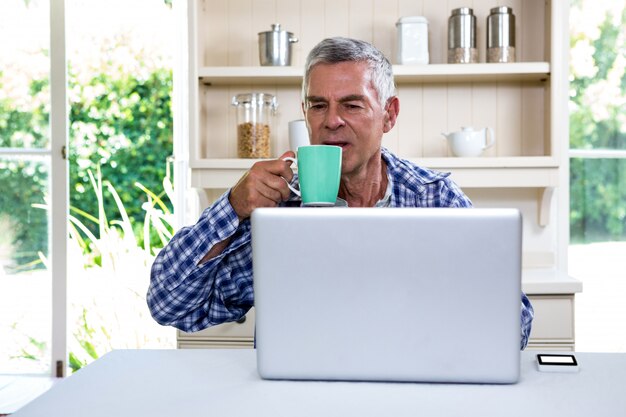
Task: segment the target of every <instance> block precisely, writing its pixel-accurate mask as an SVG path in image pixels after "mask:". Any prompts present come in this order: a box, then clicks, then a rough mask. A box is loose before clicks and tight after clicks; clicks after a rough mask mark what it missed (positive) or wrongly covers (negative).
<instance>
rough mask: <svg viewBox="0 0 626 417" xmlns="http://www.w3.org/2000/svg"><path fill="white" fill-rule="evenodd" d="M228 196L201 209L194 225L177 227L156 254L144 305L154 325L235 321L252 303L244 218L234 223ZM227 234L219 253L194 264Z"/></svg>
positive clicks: (189, 326) (187, 326)
mask: <svg viewBox="0 0 626 417" xmlns="http://www.w3.org/2000/svg"><path fill="white" fill-rule="evenodd" d="M228 196H229V192H227V193H225V194H223V195H222V196H221V197H220V198H219V199H218V200H217V201H216V202H215V203H214V204H213V205H212V206H211V207H209V208H207V209H206V210H204V212H203V213H202V215H201V216H200V219H199V220H198V222H197V223H196V224H195V225H193V226H189V227H184V228H182V229H180V230H179V231H178V232H177V233H176V234H175V235H174V236H173V237H172V239H171V240H170V242H169V243H168V244H167V245H166V246H165V248H163V249H162V250H161V251H160V252H159V254H158V255H157V257H156V259H155V261H154V263H153V265H152V270H151V275H150V286H149V288H148V293H147V303H148V307H149V309H150V313H151V314H152V317H153V318H154V319H155V320H156V321H157V322H158V323H160V324H162V325H171V326H174V327H176V328H178V329H181V330H183V331H187V332H194V331H198V330H202V329H204V328H207V327H209V326H212V325H216V324H221V323H224V322H228V321H235V320H238V319H239V318H241V317H242V316H243V315H245V314H246V313H247V312H248V310H249V309H250V307H251V306H252V305H253V303H254V296H253V291H252V249H251V245H250V244H249V242H250V222H249V220H245V221H243V222H241V223H239V220H238V217H237V214H236V213H235V211H234V209H233V208H232V206H231V205H230V202H229V200H228ZM228 238H231V242H230V244H229V245H228V246H227V247H226V248H225V249H224V251H223V252H222V253H221V254H219V255H218V256H216V257H215V258H212V259H210V260H209V261H207V262H205V263H203V264H200V261H201V260H202V258H203V257H204V256H205V255H206V253H207V252H208V251H209V250H210V249H211V248H212V247H213V246H214V245H215V244H217V243H219V242H222V241H224V240H226V239H228Z"/></svg>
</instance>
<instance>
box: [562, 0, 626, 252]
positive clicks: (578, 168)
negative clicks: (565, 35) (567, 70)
mask: <svg viewBox="0 0 626 417" xmlns="http://www.w3.org/2000/svg"><path fill="white" fill-rule="evenodd" d="M582 7H583V2H581V1H577V2H574V4H573V5H572V15H573V18H574V19H573V22H572V30H571V38H570V39H571V51H572V53H571V57H572V59H571V73H572V77H571V79H570V147H571V148H572V149H594V150H597V149H610V150H626V6H625V5H624V4H623V3H622V5H621V8H620V9H618V8H613V9H612V10H613V11H612V12H611V11H609V12H608V13H606V14H605V16H604V20H603V22H602V23H601V24H600V25H599V26H598V27H597V28H591V29H589V28H587V29H585V28H583V27H579V26H578V25H577V24H576V22H577V20H576V18H577V16H578V15H582V16H581V19H580V22H582V23H585V22H588V21H589V15H585V13H584V11H582ZM615 10H619V12H618V13H616V12H615ZM570 162H571V165H570V233H571V240H572V241H573V242H581V241H602V240H626V159H619V158H614V159H613V158H611V159H609V158H599V159H589V158H572V159H571V160H570Z"/></svg>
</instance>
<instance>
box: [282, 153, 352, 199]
mask: <svg viewBox="0 0 626 417" xmlns="http://www.w3.org/2000/svg"><path fill="white" fill-rule="evenodd" d="M283 160H284V161H291V162H294V163H296V165H297V167H298V178H299V180H300V190H298V189H296V188H294V187H292V186H291V185H289V184H287V185H288V186H289V189H290V190H291V191H292V192H294V193H295V194H296V195H298V196H300V197H301V198H302V205H304V206H317V207H327V206H334V205H335V202H336V201H337V193H338V192H339V180H340V179H341V147H339V146H331V145H308V146H300V147H298V157H297V158H290V157H286V158H283Z"/></svg>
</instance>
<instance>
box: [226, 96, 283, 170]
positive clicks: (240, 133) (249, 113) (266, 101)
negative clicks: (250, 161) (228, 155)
mask: <svg viewBox="0 0 626 417" xmlns="http://www.w3.org/2000/svg"><path fill="white" fill-rule="evenodd" d="M232 105H233V106H235V107H236V108H237V156H238V157H239V158H269V157H270V156H271V147H270V145H271V135H272V131H273V121H274V115H275V114H276V109H277V108H278V103H277V102H276V97H274V96H273V95H271V94H264V93H247V94H237V95H236V96H234V97H233V99H232Z"/></svg>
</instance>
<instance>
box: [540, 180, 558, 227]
mask: <svg viewBox="0 0 626 417" xmlns="http://www.w3.org/2000/svg"><path fill="white" fill-rule="evenodd" d="M553 195H554V187H544V188H541V189H540V190H539V201H538V207H537V222H538V223H539V226H541V227H546V226H547V225H548V223H549V222H550V207H551V206H552V196H553Z"/></svg>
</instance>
